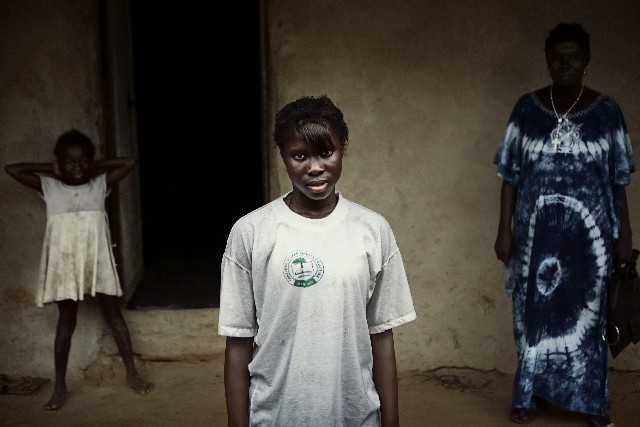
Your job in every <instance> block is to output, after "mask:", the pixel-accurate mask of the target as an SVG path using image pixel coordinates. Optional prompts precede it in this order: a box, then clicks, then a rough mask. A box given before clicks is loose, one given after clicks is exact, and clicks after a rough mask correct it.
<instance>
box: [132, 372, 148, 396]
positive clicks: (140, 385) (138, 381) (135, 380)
mask: <svg viewBox="0 0 640 427" xmlns="http://www.w3.org/2000/svg"><path fill="white" fill-rule="evenodd" d="M127 384H128V385H129V387H131V388H132V389H133V390H134V391H135V392H136V393H138V394H141V395H145V394H147V393H149V392H151V390H153V387H155V384H153V383H150V382H148V381H145V380H143V379H142V378H140V377H139V376H138V375H130V376H129V377H128V378H127Z"/></svg>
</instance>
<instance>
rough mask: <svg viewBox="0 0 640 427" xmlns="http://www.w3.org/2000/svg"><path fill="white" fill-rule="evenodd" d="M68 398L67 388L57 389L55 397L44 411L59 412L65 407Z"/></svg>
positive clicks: (53, 396) (54, 393) (54, 391)
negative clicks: (65, 400)
mask: <svg viewBox="0 0 640 427" xmlns="http://www.w3.org/2000/svg"><path fill="white" fill-rule="evenodd" d="M66 396H67V388H66V387H56V388H55V389H54V390H53V395H52V396H51V399H49V401H48V402H47V404H46V405H44V409H45V410H46V411H55V410H58V409H60V408H61V407H62V405H64V398H65V397H66Z"/></svg>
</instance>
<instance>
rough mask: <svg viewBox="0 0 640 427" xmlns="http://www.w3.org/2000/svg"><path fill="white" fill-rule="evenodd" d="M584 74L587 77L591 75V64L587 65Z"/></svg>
mask: <svg viewBox="0 0 640 427" xmlns="http://www.w3.org/2000/svg"><path fill="white" fill-rule="evenodd" d="M582 75H583V76H585V77H587V76H588V75H589V66H588V65H587V66H586V67H585V69H584V72H583V73H582Z"/></svg>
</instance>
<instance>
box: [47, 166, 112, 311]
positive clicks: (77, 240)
mask: <svg viewBox="0 0 640 427" xmlns="http://www.w3.org/2000/svg"><path fill="white" fill-rule="evenodd" d="M40 180H41V183H42V194H41V195H42V197H43V199H44V201H45V203H46V206H47V227H46V230H45V235H44V242H43V245H42V258H41V261H40V275H39V279H38V285H37V289H36V296H35V301H36V304H37V306H38V307H42V306H43V305H44V304H46V303H50V302H54V301H61V300H65V299H72V300H76V301H80V300H83V299H84V295H91V296H95V295H96V293H103V294H107V295H115V296H121V295H122V288H121V287H120V281H119V279H118V272H117V270H116V262H115V258H114V255H113V250H112V244H111V233H110V230H109V221H108V217H107V213H106V211H105V207H104V201H105V198H106V197H107V196H108V195H109V190H108V189H107V185H106V175H105V174H102V175H99V176H97V177H95V178H93V179H92V180H91V181H90V182H88V183H86V184H83V185H78V186H69V185H65V184H64V183H63V182H62V181H60V180H58V179H56V178H52V177H47V176H41V177H40Z"/></svg>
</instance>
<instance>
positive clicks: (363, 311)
mask: <svg viewBox="0 0 640 427" xmlns="http://www.w3.org/2000/svg"><path fill="white" fill-rule="evenodd" d="M348 134H349V131H348V128H347V125H346V123H345V121H344V119H343V115H342V112H341V111H340V109H338V108H337V107H336V106H335V105H334V104H333V102H332V101H331V100H330V99H329V98H328V97H326V96H320V97H317V98H315V97H310V96H305V97H302V98H299V99H297V100H295V101H293V102H291V103H289V104H287V105H285V106H284V107H283V108H282V109H281V110H280V111H279V112H278V113H277V115H276V118H275V128H274V140H275V144H276V146H277V148H278V149H279V152H280V155H281V158H282V161H283V163H284V166H285V167H286V170H287V173H288V175H289V178H290V179H291V184H292V189H291V191H289V192H287V193H286V194H283V195H282V196H280V197H277V198H276V199H275V200H273V201H271V202H270V203H267V204H266V205H264V206H262V207H261V208H258V209H256V210H255V211H253V212H251V213H249V214H247V215H245V216H244V217H242V218H240V219H239V220H238V221H237V222H236V223H235V224H234V226H233V228H232V230H231V232H230V234H229V238H228V240H227V246H226V249H225V252H224V255H223V259H222V282H221V299H220V319H219V325H218V333H219V334H220V335H223V336H226V337H227V341H226V352H225V367H224V383H225V392H226V393H225V394H226V403H227V414H228V422H229V425H230V426H247V425H271V426H276V425H277V426H296V427H299V426H302V425H305V426H335V425H349V426H350V425H358V426H379V425H383V426H397V425H399V414H398V386H397V372H396V360H395V349H394V338H393V332H392V328H394V327H397V326H400V325H402V324H404V323H407V322H410V321H412V320H414V319H415V317H416V313H415V310H414V307H413V301H412V298H411V292H410V290H409V284H408V281H407V277H406V273H405V270H404V265H403V262H402V257H401V256H400V251H399V249H398V246H397V244H396V241H395V237H394V234H393V232H392V230H391V227H390V226H389V224H388V222H387V221H386V220H385V219H384V218H383V217H382V216H381V215H379V214H377V213H376V212H374V211H372V210H370V209H367V208H365V207H363V206H361V205H359V204H356V203H354V202H351V201H350V200H347V199H346V198H345V197H344V196H343V195H342V194H341V193H339V192H337V191H336V184H337V182H338V180H339V179H340V175H341V173H342V161H343V157H344V154H345V149H346V146H347V141H348Z"/></svg>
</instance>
